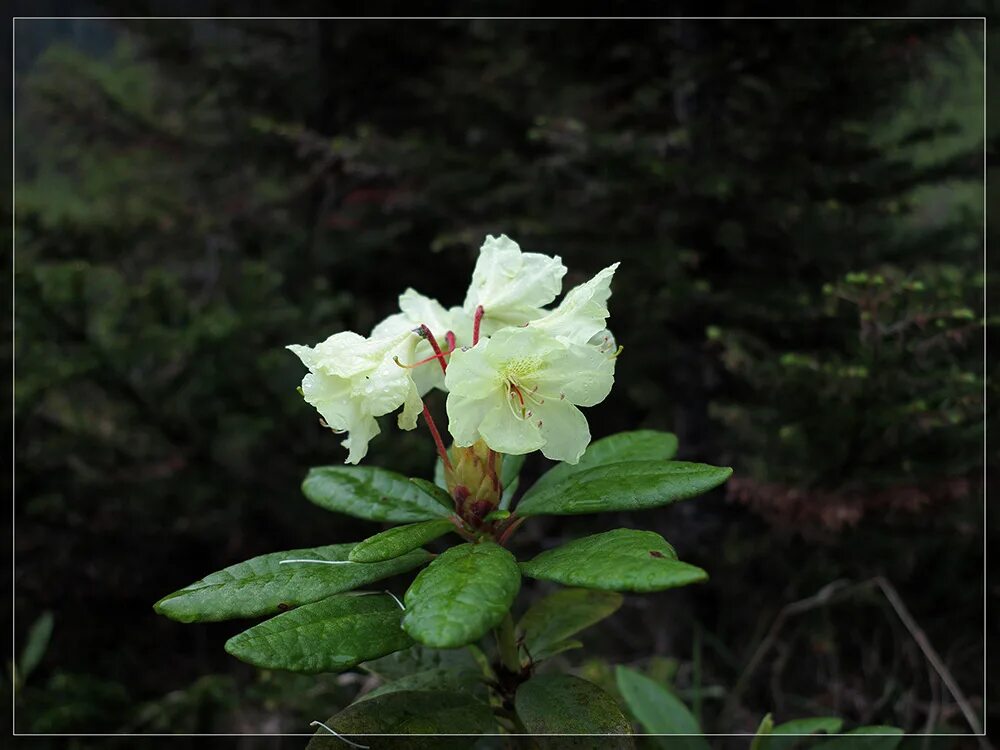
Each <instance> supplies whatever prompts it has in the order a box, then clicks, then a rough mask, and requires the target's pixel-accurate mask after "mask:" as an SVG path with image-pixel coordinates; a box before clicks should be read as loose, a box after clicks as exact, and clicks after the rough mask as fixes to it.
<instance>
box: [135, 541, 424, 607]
mask: <svg viewBox="0 0 1000 750" xmlns="http://www.w3.org/2000/svg"><path fill="white" fill-rule="evenodd" d="M354 547H355V545H354V544H329V545H327V546H325V547H307V548H305V549H292V550H288V551H286V552H272V553H270V554H267V555H261V556H260V557H254V558H252V559H250V560H247V561H246V562H241V563H237V564H236V565H231V566H229V567H228V568H225V569H223V570H220V571H218V572H216V573H212V574H211V575H207V576H205V577H204V578H203V579H201V580H200V581H195V582H194V583H192V584H191V585H190V586H185V587H184V588H182V589H181V590H180V591H175V592H174V593H172V594H168V595H167V596H165V597H163V598H162V599H160V601H158V602H157V603H156V604H154V605H153V609H154V610H156V611H157V612H158V613H159V614H161V615H166V616H167V617H169V618H170V619H172V620H177V621H179V622H215V621H218V620H231V619H233V618H236V617H259V616H260V615H272V614H275V613H276V612H282V611H284V610H286V609H289V608H291V607H297V606H299V605H301V604H308V603H309V602H314V601H317V600H319V599H324V598H326V597H328V596H332V595H333V594H339V593H341V592H343V591H350V590H351V589H355V588H358V587H359V586H365V585H367V584H369V583H372V582H373V581H378V580H380V579H382V578H388V577H389V576H394V575H396V574H397V573H405V572H406V571H408V570H412V569H413V568H415V567H417V566H418V565H423V564H424V563H425V562H427V561H428V560H429V559H430V558H431V556H430V554H429V553H427V552H425V551H424V550H415V551H413V552H410V553H408V554H406V555H402V556H400V557H396V558H394V559H392V560H387V561H385V562H379V563H370V564H365V563H352V562H348V555H350V553H351V550H352V549H354ZM282 560H325V561H328V562H335V563H341V564H337V565H325V564H321V563H285V564H282V563H281V561H282Z"/></svg>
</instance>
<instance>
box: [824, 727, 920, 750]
mask: <svg viewBox="0 0 1000 750" xmlns="http://www.w3.org/2000/svg"><path fill="white" fill-rule="evenodd" d="M902 741H903V730H902V729H898V728H897V727H889V726H870V727H858V728H857V729H852V730H851V731H850V732H845V733H844V734H843V735H841V736H840V737H833V738H831V739H829V740H823V741H822V742H819V743H817V744H816V745H813V747H814V748H815V749H816V750H895V748H896V747H897V746H898V745H899V743H900V742H902Z"/></svg>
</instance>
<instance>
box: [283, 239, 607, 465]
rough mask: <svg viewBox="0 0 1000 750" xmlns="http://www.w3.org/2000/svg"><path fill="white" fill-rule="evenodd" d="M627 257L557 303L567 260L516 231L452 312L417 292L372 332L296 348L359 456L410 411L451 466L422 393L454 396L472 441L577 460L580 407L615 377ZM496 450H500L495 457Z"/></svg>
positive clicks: (584, 431)
mask: <svg viewBox="0 0 1000 750" xmlns="http://www.w3.org/2000/svg"><path fill="white" fill-rule="evenodd" d="M618 265H619V264H618V263H614V264H612V265H610V266H608V267H607V268H605V269H603V270H602V271H600V272H599V273H597V274H596V275H595V276H594V277H593V278H592V279H590V280H589V281H587V282H585V283H583V284H580V285H579V286H577V287H575V288H573V289H571V290H570V291H569V292H568V293H567V294H566V296H565V297H564V298H563V300H562V301H561V302H560V303H559V305H557V306H556V307H555V308H553V309H546V305H549V304H551V303H552V302H553V300H555V298H556V297H558V296H559V293H560V292H561V290H562V280H563V276H564V275H565V274H566V267H565V266H564V265H563V264H562V261H561V259H560V258H559V256H554V257H553V256H548V255H543V254H541V253H524V252H521V248H520V247H518V244H517V243H516V242H514V241H513V240H511V239H510V238H509V237H507V236H506V235H500V236H499V237H487V238H486V241H485V242H484V243H483V245H482V248H481V249H480V254H479V259H478V261H477V262H476V267H475V270H474V271H473V273H472V283H471V285H470V286H469V290H468V293H467V294H466V297H465V301H464V303H463V305H462V307H452V308H450V309H449V308H446V307H445V306H444V305H442V304H441V303H440V302H438V301H437V300H435V299H431V298H430V297H425V296H424V295H422V294H420V293H419V292H417V291H415V290H413V289H407V290H406V291H405V292H403V294H401V295H400V296H399V312H398V313H395V314H393V315H390V316H389V317H388V318H386V319H385V320H383V321H382V322H381V323H379V324H378V325H376V326H375V328H374V329H373V330H372V334H371V336H370V337H369V338H364V337H362V336H359V335H358V334H356V333H351V332H345V333H338V334H335V335H333V336H331V337H330V338H328V339H327V340H326V341H324V342H322V343H320V344H317V345H316V346H315V347H308V346H290V347H288V348H289V349H291V350H292V351H293V352H295V353H296V354H297V355H298V356H299V358H300V359H301V360H302V362H303V363H304V364H305V365H306V366H307V367H308V368H309V374H307V375H306V376H305V378H304V379H303V380H302V393H303V395H304V396H305V399H306V401H308V402H309V403H310V404H312V405H313V406H314V407H316V409H317V410H318V411H319V412H320V414H321V415H322V416H323V418H324V419H325V420H326V423H327V424H328V425H329V426H330V427H331V428H333V429H334V430H335V431H338V432H347V433H348V437H347V439H346V440H345V441H344V443H343V444H344V446H345V447H346V448H347V449H348V452H349V454H348V457H347V462H348V463H357V462H358V461H360V460H361V459H362V458H364V456H365V454H366V453H367V451H368V442H369V441H370V440H371V439H372V438H373V437H374V436H375V435H377V434H378V433H379V426H378V423H377V422H376V420H375V418H376V417H379V416H382V415H384V414H388V413H390V412H393V411H395V410H396V409H398V408H399V407H400V406H402V407H403V410H402V412H401V413H400V415H399V426H400V427H401V428H403V429H407V430H409V429H413V428H414V427H415V426H416V422H417V415H418V414H420V413H421V411H422V412H423V414H424V417H425V419H426V421H427V426H428V429H429V430H430V432H431V436H432V437H433V439H434V443H435V445H436V447H437V450H438V455H439V456H440V457H441V459H442V462H443V463H444V464H445V466H446V467H447V466H449V465H450V462H449V457H448V454H447V450H446V448H445V440H444V438H442V436H441V434H440V433H439V432H438V429H437V427H436V426H435V425H434V420H433V418H432V416H431V414H430V412H429V411H428V410H427V409H426V408H425V407H424V404H423V401H422V397H423V396H424V395H425V394H427V393H428V392H429V391H431V390H433V389H435V388H437V389H440V390H445V391H448V392H449V395H448V400H447V410H448V419H449V425H448V426H449V429H450V431H451V437H452V439H453V440H454V443H455V445H456V446H458V447H460V448H466V447H469V446H472V445H473V444H475V443H477V441H480V440H482V441H483V443H485V446H486V448H487V449H488V452H493V451H495V452H498V453H508V454H524V453H530V452H531V451H535V450H541V451H542V453H544V454H545V455H546V456H547V457H549V458H551V459H555V460H558V461H566V462H568V463H577V462H578V461H579V460H580V456H581V455H582V454H583V452H584V450H585V449H586V448H587V445H588V444H589V443H590V429H589V428H588V426H587V420H586V418H585V417H584V416H583V414H582V413H581V412H580V410H579V408H577V407H580V406H593V405H595V404H598V403H600V402H601V401H603V400H604V398H605V397H606V396H607V395H608V392H609V391H610V390H611V386H612V384H613V383H614V368H615V359H616V357H617V356H618V353H619V351H620V350H619V349H617V348H616V344H615V339H614V336H613V335H612V334H611V332H610V331H609V330H608V328H607V318H608V300H609V298H610V297H611V281H612V279H613V278H614V274H615V271H616V270H617V268H618ZM490 455H492V453H490Z"/></svg>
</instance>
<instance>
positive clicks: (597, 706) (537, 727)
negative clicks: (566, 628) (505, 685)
mask: <svg viewBox="0 0 1000 750" xmlns="http://www.w3.org/2000/svg"><path fill="white" fill-rule="evenodd" d="M514 707H515V709H516V711H517V716H518V718H519V719H520V720H521V723H522V724H523V725H524V728H525V729H526V730H527V731H528V733H529V734H631V733H632V725H631V724H630V723H629V720H628V719H626V718H625V715H624V714H623V713H622V710H621V708H619V707H618V704H617V703H616V702H615V699H614V698H612V697H611V696H610V695H608V694H607V693H606V692H604V691H603V690H601V688H599V687H598V686H597V685H595V684H594V683H592V682H587V681H586V680H582V679H580V678H579V677H574V676H573V675H568V674H547V675H538V676H537V677H532V678H531V679H530V680H528V681H527V682H525V683H524V684H523V685H521V686H520V687H519V688H518V689H517V694H516V695H515V696H514ZM552 740H553V741H554V742H555V738H552ZM569 744H571V743H562V744H560V743H558V742H556V744H555V745H553V746H555V747H559V746H565V745H569ZM545 746H546V747H549V746H550V743H549V742H548V741H547V742H546V745H545ZM608 746H611V747H631V746H632V741H631V737H628V738H624V737H623V738H620V741H619V742H616V743H612V742H611V741H610V738H608V737H605V738H602V742H601V747H608Z"/></svg>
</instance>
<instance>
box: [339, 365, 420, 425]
mask: <svg viewBox="0 0 1000 750" xmlns="http://www.w3.org/2000/svg"><path fill="white" fill-rule="evenodd" d="M353 386H354V388H353V392H352V393H353V396H354V397H355V398H357V399H360V400H361V401H363V402H364V405H365V408H366V410H367V411H368V412H370V413H371V414H373V415H374V416H376V417H378V416H381V415H383V414H388V413H389V412H391V411H395V410H396V409H398V408H399V407H400V405H402V403H403V402H404V401H405V400H406V398H407V396H408V395H409V394H410V391H411V389H412V388H413V378H412V377H411V375H410V370H408V369H406V368H404V367H400V366H399V365H398V364H396V362H395V361H394V360H393V359H392V357H391V356H387V357H386V358H385V359H383V360H382V362H381V363H380V364H379V366H378V367H376V368H375V369H374V370H370V371H369V372H368V373H366V374H364V375H361V376H358V377H357V378H355V379H354V380H353Z"/></svg>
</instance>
